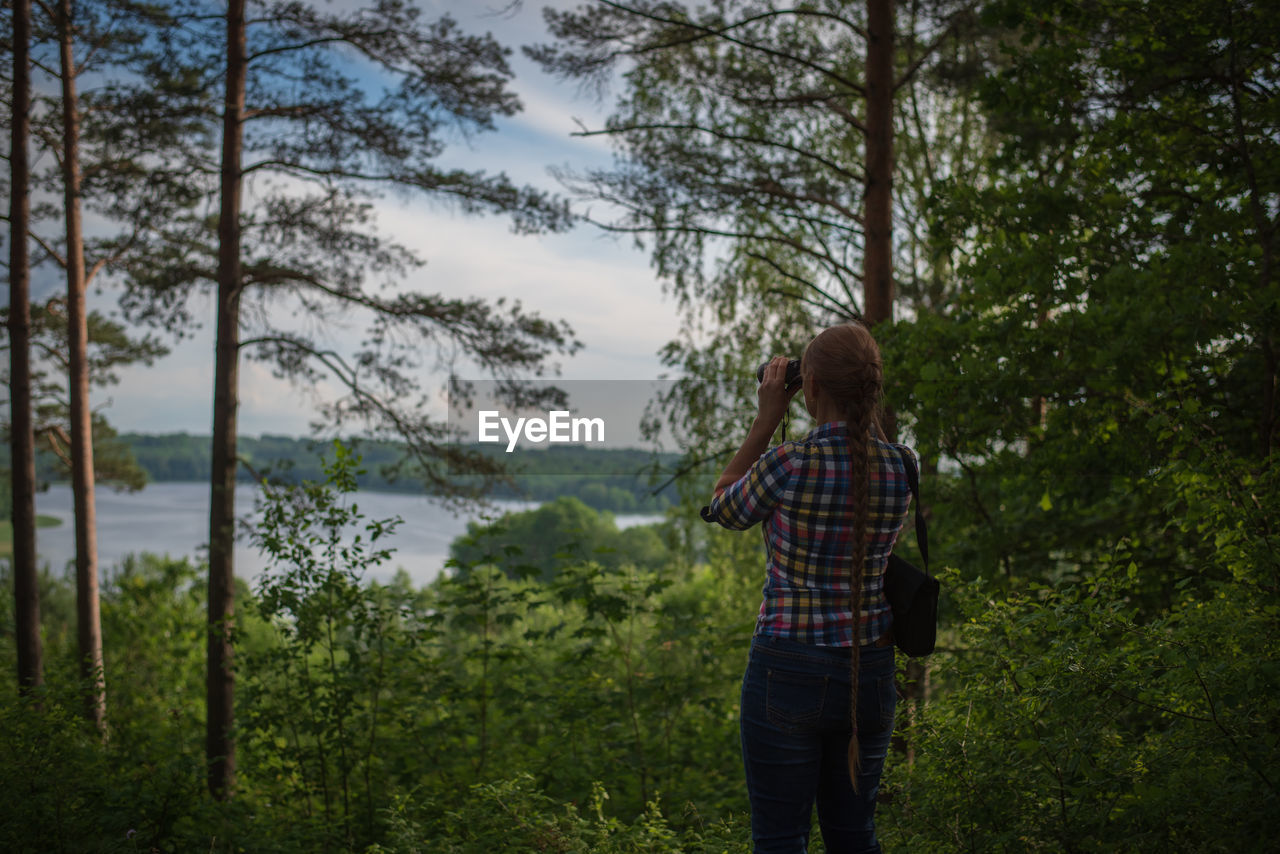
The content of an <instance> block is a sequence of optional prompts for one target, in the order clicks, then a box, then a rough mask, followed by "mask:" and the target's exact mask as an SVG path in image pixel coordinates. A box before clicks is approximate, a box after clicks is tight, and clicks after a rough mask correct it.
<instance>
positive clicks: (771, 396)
mask: <svg viewBox="0 0 1280 854" xmlns="http://www.w3.org/2000/svg"><path fill="white" fill-rule="evenodd" d="M790 361H791V360H790V359H788V358H787V357H786V356H774V357H773V358H772V359H770V360H769V364H768V365H767V366H765V369H764V379H762V380H761V381H760V387H759V388H758V389H756V397H757V398H758V399H759V411H758V414H757V415H756V418H757V419H758V420H759V421H760V422H761V426H763V427H768V429H769V433H770V435H772V433H773V431H774V430H776V429H777V427H778V425H779V424H781V423H782V416H784V415H786V414H787V407H788V406H789V405H790V404H791V398H793V397H795V396H796V392H798V391H799V390H800V389H801V388H803V384H802V383H796V386H795V388H792V389H788V388H787V386H786V382H787V364H788V363H789V362H790Z"/></svg>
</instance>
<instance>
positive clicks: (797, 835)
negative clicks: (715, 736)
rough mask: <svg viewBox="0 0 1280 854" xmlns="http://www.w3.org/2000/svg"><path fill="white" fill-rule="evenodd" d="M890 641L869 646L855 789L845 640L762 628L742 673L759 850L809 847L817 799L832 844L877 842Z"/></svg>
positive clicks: (796, 852)
mask: <svg viewBox="0 0 1280 854" xmlns="http://www.w3.org/2000/svg"><path fill="white" fill-rule="evenodd" d="M893 677H894V662H893V647H892V646H886V647H863V648H862V650H861V655H860V664H859V672H858V744H859V749H860V750H861V766H860V768H861V770H860V772H859V774H858V792H857V793H855V792H854V791H853V786H852V785H851V784H850V782H849V763H848V748H849V736H850V732H851V727H850V724H849V696H850V674H849V650H848V649H843V650H842V649H840V648H838V647H820V646H812V645H810V644H805V643H801V642H799V641H793V640H787V639H784V638H775V637H769V636H757V637H756V638H754V639H753V640H752V642H751V656H750V658H749V659H748V662H747V672H746V675H745V676H744V677H743V680H742V710H741V718H740V723H741V728H742V759H743V764H744V766H745V767H746V772H747V793H748V795H749V796H750V799H751V838H752V841H753V842H754V843H755V852H756V854H803V852H804V851H806V849H807V847H808V844H809V827H810V821H811V816H812V814H813V806H814V803H815V802H816V803H817V806H818V824H819V827H820V828H821V829H822V839H823V842H824V843H826V847H827V851H828V852H829V854H862V852H868V854H870V852H879V851H880V844H879V842H877V841H876V830H875V821H874V819H875V810H876V792H877V791H878V790H879V788H880V771H881V769H883V768H884V760H885V756H886V755H887V754H888V752H889V739H890V737H891V736H892V735H893V712H894V707H895V706H896V705H897V692H896V689H895V688H894V680H893Z"/></svg>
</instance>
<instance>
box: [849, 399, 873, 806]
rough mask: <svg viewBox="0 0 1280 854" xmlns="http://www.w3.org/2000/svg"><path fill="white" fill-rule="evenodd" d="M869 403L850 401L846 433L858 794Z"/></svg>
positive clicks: (853, 759) (852, 764) (853, 765)
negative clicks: (860, 665) (860, 651)
mask: <svg viewBox="0 0 1280 854" xmlns="http://www.w3.org/2000/svg"><path fill="white" fill-rule="evenodd" d="M869 404H870V401H867V400H857V401H853V402H852V405H851V406H850V409H849V414H848V419H847V422H846V423H847V430H848V440H849V460H850V463H851V465H852V480H851V481H850V484H849V487H850V493H851V499H852V500H851V501H850V511H849V512H850V533H851V539H852V545H853V548H852V557H853V562H852V564H851V567H850V573H849V610H850V614H851V618H852V621H853V647H852V651H851V654H850V656H849V672H850V679H851V681H852V688H851V689H850V695H849V721H850V723H851V724H852V727H853V733H852V735H851V736H850V738H849V781H850V782H851V783H852V784H853V790H854V791H855V792H856V791H858V762H859V754H858V665H859V659H860V655H859V648H860V647H861V634H862V590H863V578H864V576H865V575H866V566H867V517H868V515H869V514H870V504H871V461H870V447H869V446H870V442H871V419H872V412H873V409H872V406H870V405H869Z"/></svg>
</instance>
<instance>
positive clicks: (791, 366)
mask: <svg viewBox="0 0 1280 854" xmlns="http://www.w3.org/2000/svg"><path fill="white" fill-rule="evenodd" d="M767 367H769V363H768V362H765V363H764V364H763V365H761V366H760V367H758V368H756V382H758V383H762V382H764V369H765V368H767ZM800 380H801V377H800V360H799V359H792V360H791V361H789V362H787V376H786V380H785V383H784V384H785V385H786V387H787V388H791V387H793V386H795V385H797V384H798V383H799V382H800Z"/></svg>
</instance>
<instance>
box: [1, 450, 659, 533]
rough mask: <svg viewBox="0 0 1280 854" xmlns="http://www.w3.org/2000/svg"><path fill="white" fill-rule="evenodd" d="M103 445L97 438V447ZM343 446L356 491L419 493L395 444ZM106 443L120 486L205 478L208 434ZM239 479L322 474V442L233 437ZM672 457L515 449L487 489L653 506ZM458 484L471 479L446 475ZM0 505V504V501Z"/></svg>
mask: <svg viewBox="0 0 1280 854" xmlns="http://www.w3.org/2000/svg"><path fill="white" fill-rule="evenodd" d="M105 444H106V440H105V439H100V440H99V447H100V448H101V447H103V446H104V445H105ZM346 444H348V445H349V446H351V447H353V448H355V449H357V450H358V451H359V452H360V454H361V456H362V458H363V459H364V463H365V471H364V472H363V473H362V474H361V475H359V476H358V478H357V482H358V483H359V485H360V488H361V489H372V490H378V491H385V492H410V493H416V494H421V493H422V492H423V490H424V486H423V484H422V482H421V481H418V480H414V479H409V478H405V477H403V476H398V473H397V471H398V470H397V466H398V464H399V463H400V462H401V461H402V460H403V459H404V455H405V453H406V448H405V445H404V443H403V442H391V441H364V442H362V441H359V440H358V439H357V440H351V439H348V440H347V441H346ZM109 447H111V448H113V449H115V450H117V452H118V454H119V456H120V457H122V458H124V459H127V460H129V462H130V465H131V470H132V471H135V472H136V474H137V475H138V478H137V479H135V480H131V481H128V482H125V481H116V483H117V484H118V485H119V486H121V487H122V488H139V487H141V485H142V483H143V481H144V480H145V481H157V482H191V481H206V480H208V478H209V472H210V466H209V448H210V439H209V437H208V436H193V435H190V434H187V433H169V434H161V435H154V434H143V433H122V434H120V435H118V436H114V434H113V437H112V443H111V444H110V445H109ZM238 447H239V455H240V461H241V466H240V468H239V474H238V477H239V481H240V482H241V483H258V482H260V481H261V480H263V479H264V478H267V479H271V480H274V481H287V482H291V483H297V482H301V481H304V480H310V481H318V480H323V479H324V471H323V468H322V458H323V454H324V452H325V451H326V450H327V449H328V448H329V447H330V443H327V442H323V441H320V440H317V439H302V438H297V437H293V436H275V435H270V434H264V435H262V436H258V437H254V436H241V437H240V439H239V443H238ZM474 450H475V452H476V453H477V454H481V455H484V456H485V457H493V458H497V460H498V461H503V460H502V458H503V453H502V451H501V450H500V449H498V450H495V446H492V445H485V446H477V447H476V448H475V449H474ZM677 457H678V455H677V454H675V453H672V452H669V453H661V454H660V453H651V452H648V451H643V450H629V449H605V448H591V447H587V446H558V447H550V448H546V449H543V450H535V451H530V452H527V453H523V454H521V455H520V456H519V458H518V459H517V460H516V461H515V462H514V463H511V462H507V463H505V469H506V474H505V479H504V480H502V481H499V482H497V483H494V484H493V485H492V486H490V487H489V489H488V494H489V496H490V497H493V498H502V499H520V500H526V501H552V500H554V499H556V498H558V497H561V496H573V497H576V498H578V499H580V500H581V501H583V502H584V503H586V504H587V505H588V506H590V507H593V508H594V509H596V510H607V511H611V512H615V513H637V512H650V513H652V512H661V511H662V510H663V509H665V508H667V507H670V506H671V505H672V504H673V503H674V501H675V500H676V490H675V487H674V485H673V484H671V483H666V484H665V485H664V481H667V480H668V478H667V477H666V476H665V475H663V474H662V473H663V472H666V471H668V470H669V469H671V468H673V467H674V466H675V463H676V460H677ZM36 474H37V480H39V481H41V482H42V483H49V482H57V481H63V482H65V481H66V480H67V477H66V471H65V467H63V466H62V464H61V459H60V458H59V457H57V456H56V455H54V454H52V453H43V454H38V455H37V460H36ZM454 479H455V480H457V481H460V482H461V483H462V484H467V483H468V481H469V480H471V481H474V480H476V478H474V477H473V476H469V475H466V474H458V475H454ZM2 506H3V505H2V504H0V507H2Z"/></svg>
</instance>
